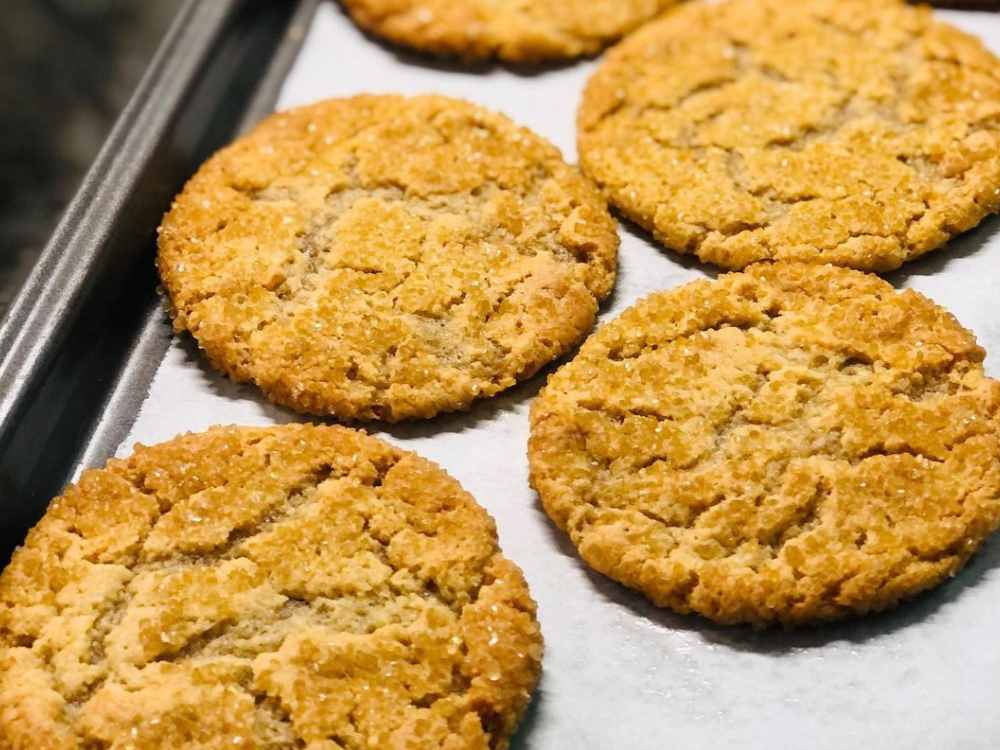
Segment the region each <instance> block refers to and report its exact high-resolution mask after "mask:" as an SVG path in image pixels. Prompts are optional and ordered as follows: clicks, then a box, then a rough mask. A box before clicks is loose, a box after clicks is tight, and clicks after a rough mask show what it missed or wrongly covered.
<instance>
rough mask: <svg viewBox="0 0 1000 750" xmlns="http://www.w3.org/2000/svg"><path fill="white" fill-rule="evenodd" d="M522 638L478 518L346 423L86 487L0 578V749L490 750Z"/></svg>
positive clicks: (152, 451)
mask: <svg viewBox="0 0 1000 750" xmlns="http://www.w3.org/2000/svg"><path fill="white" fill-rule="evenodd" d="M541 651H542V641H541V635H540V631H539V628H538V624H537V621H536V618H535V604H534V602H533V601H532V599H531V597H530V595H529V593H528V589H527V586H526V584H525V581H524V579H523V577H522V575H521V572H520V570H519V569H518V568H517V567H516V566H515V565H514V564H513V563H511V562H510V561H508V560H507V559H505V558H504V557H503V556H502V555H501V553H500V550H499V548H498V546H497V538H496V531H495V528H494V524H493V521H492V519H491V518H490V517H489V515H488V514H487V513H486V511H485V510H484V509H483V508H481V507H480V506H479V505H477V504H476V503H475V501H474V500H473V499H472V498H471V497H470V496H469V495H468V493H466V492H465V491H464V490H462V488H461V487H460V486H459V484H458V483H457V482H456V481H455V480H454V479H452V478H451V477H449V476H448V475H447V474H445V472H444V471H442V470H441V469H440V468H439V467H437V466H436V465H434V464H432V463H430V462H429V461H426V460H424V459H422V458H419V457H418V456H416V455H414V454H412V453H408V452H404V451H400V450H397V449H395V448H393V447H391V446H389V445H388V444H386V443H384V442H382V441H380V440H376V439H374V438H372V437H369V436H367V435H365V434H364V433H362V432H358V431H355V430H349V429H346V428H343V427H318V426H312V425H293V426H285V427H276V428H213V429H211V430H209V431H207V432H204V433H200V434H189V435H185V436H181V437H179V438H176V439H174V440H171V441H169V442H166V443H163V444H160V445H156V446H153V447H142V446H139V447H138V448H137V449H136V451H135V453H134V454H133V455H132V456H131V457H129V458H127V459H124V460H112V461H110V462H109V463H108V465H107V467H106V468H104V469H98V470H91V471H88V472H85V473H84V474H83V475H82V477H81V478H80V481H79V482H78V483H77V484H75V485H73V486H70V487H69V488H68V489H67V490H66V492H65V493H64V494H63V495H62V496H60V497H59V498H57V499H56V500H54V501H53V502H52V504H51V505H50V506H49V509H48V512H47V513H46V515H45V517H44V518H43V519H42V520H41V522H40V523H39V524H38V525H37V526H36V527H35V528H34V529H33V530H32V531H31V532H30V534H29V535H28V538H27V541H26V542H25V544H24V546H23V547H21V548H20V549H19V550H17V551H16V552H15V554H14V557H13V559H12V561H11V563H10V565H9V566H8V567H7V569H6V570H5V571H4V573H3V575H2V576H0V748H3V749H4V750H28V748H31V749H32V750H37V749H39V748H41V749H44V750H63V749H69V748H79V749H80V750H83V749H84V748H88V749H89V748H122V749H124V748H131V749H132V750H142V748H163V747H176V748H180V747H184V748H204V749H205V750H210V749H214V748H219V749H221V748H227V750H231V748H234V747H240V748H261V749H264V748H269V749H272V750H279V749H280V750H290V749H291V748H303V747H305V748H310V749H311V750H337V749H340V750H344V749H348V748H349V749H350V750H356V749H359V748H371V749H373V750H374V749H375V748H378V749H379V750H381V749H383V748H428V749H430V748H435V750H436V749H437V748H448V749H450V750H464V749H470V750H471V749H476V750H487V749H495V748H506V747H507V743H508V739H509V738H510V735H511V733H512V732H513V730H514V727H515V725H516V723H517V721H518V718H519V716H520V714H521V712H522V711H523V709H524V707H525V706H526V705H527V703H528V700H529V696H530V694H531V691H532V690H533V689H534V686H535V684H536V682H537V680H538V676H539V672H540V660H541Z"/></svg>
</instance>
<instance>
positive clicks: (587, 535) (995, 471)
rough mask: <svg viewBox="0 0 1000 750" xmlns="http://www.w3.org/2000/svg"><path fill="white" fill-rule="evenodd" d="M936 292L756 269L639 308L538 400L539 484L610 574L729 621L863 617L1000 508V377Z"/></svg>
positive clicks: (950, 553)
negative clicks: (931, 295) (990, 374)
mask: <svg viewBox="0 0 1000 750" xmlns="http://www.w3.org/2000/svg"><path fill="white" fill-rule="evenodd" d="M983 356H984V354H983V351H982V349H980V348H979V347H978V346H976V343H975V339H974V338H973V336H972V334H971V333H969V332H968V331H966V330H964V329H962V327H961V326H960V325H959V324H958V323H957V322H956V321H955V319H954V318H953V317H952V316H951V315H949V314H948V313H947V312H945V311H944V310H942V309H941V308H940V307H938V306H937V305H935V304H933V303H932V302H930V301H929V300H928V299H926V298H925V297H923V296H921V295H919V294H917V293H915V292H912V291H904V292H901V293H897V292H896V291H894V290H893V288H892V287H891V286H889V285H888V284H887V283H885V282H884V281H881V280H880V279H878V278H877V277H875V276H871V275H867V274H863V273H860V272H857V271H851V270H847V269H841V268H836V267H833V266H820V265H805V264H798V263H775V264H758V265H755V266H752V267H751V268H750V269H748V270H747V271H746V272H745V273H733V274H728V275H725V276H722V277H721V278H720V279H718V280H717V281H698V282H695V283H692V284H688V285H685V286H682V287H679V288H677V289H674V290H671V291H668V292H660V293H657V294H654V295H651V296H650V297H647V298H646V299H645V300H643V301H641V302H639V303H638V304H637V305H635V306H634V307H632V308H631V309H629V310H627V311H626V312H625V313H623V314H622V315H621V316H620V317H619V318H618V319H617V320H614V321H612V322H611V323H609V324H607V325H605V326H603V327H602V328H600V329H599V330H598V331H597V332H596V333H595V334H594V335H593V336H591V338H590V339H589V340H588V341H587V342H586V343H585V344H584V346H583V347H582V349H581V350H580V353H579V354H578V355H577V356H576V357H575V358H574V359H573V361H572V362H570V363H569V364H567V365H565V366H564V367H562V368H561V369H560V370H559V371H558V372H557V373H556V374H555V375H553V376H552V377H551V378H550V379H549V382H548V385H547V386H546V387H545V389H544V390H543V391H542V394H541V395H540V396H539V398H538V399H537V400H536V401H535V403H534V405H533V409H532V415H531V440H530V448H529V458H530V462H531V480H532V483H533V485H534V487H535V488H536V489H537V490H538V492H539V494H540V496H541V500H542V503H543V504H544V506H545V510H546V512H547V513H548V514H549V515H550V516H551V517H552V519H553V520H554V521H555V522H556V523H557V524H558V525H559V526H560V528H562V529H563V530H565V531H566V532H567V534H569V537H570V539H571V540H572V541H573V543H574V544H575V545H576V546H577V548H578V549H579V551H580V554H581V556H582V557H583V559H584V560H585V561H586V562H587V563H589V564H590V565H591V566H592V567H594V568H595V569H596V570H598V571H600V572H602V573H605V574H606V575H609V576H611V577H612V578H615V579H617V580H619V581H621V582H622V583H624V584H626V585H628V586H631V587H633V588H635V589H638V590H639V591H641V592H643V593H644V594H645V595H646V596H648V597H649V598H650V599H651V600H652V601H653V602H655V603H656V604H658V605H660V606H666V607H670V608H671V609H674V610H676V611H678V612H682V613H687V612H697V613H700V614H702V615H704V616H706V617H708V618H711V619H713V620H716V621H718V622H722V623H736V622H747V623H754V624H758V625H763V624H768V623H772V622H776V621H778V622H783V623H789V624H801V623H807V622H813V621H820V620H831V619H836V618H840V617H844V616H847V615H856V614H863V613H866V612H870V611H874V610H881V609H884V608H886V607H890V606H893V605H894V604H896V603H897V602H898V601H899V600H900V599H903V598H904V597H908V596H912V595H913V594H916V593H917V592H920V591H923V590H925V589H928V588H930V587H932V586H935V585H937V584H938V583H940V582H941V581H943V580H946V579H947V578H948V577H949V576H951V575H954V574H955V573H956V572H957V571H958V570H959V569H960V568H961V567H962V565H963V564H964V563H965V561H966V560H967V559H968V558H969V556H970V555H972V553H973V552H975V550H976V549H977V548H978V547H979V546H980V544H981V543H982V542H983V540H984V539H985V538H986V537H987V536H988V535H989V534H990V533H992V531H993V530H994V529H995V528H996V526H997V523H998V520H1000V416H998V410H1000V383H998V382H997V381H995V380H991V379H989V378H987V377H986V376H985V375H984V374H983V367H982V360H983Z"/></svg>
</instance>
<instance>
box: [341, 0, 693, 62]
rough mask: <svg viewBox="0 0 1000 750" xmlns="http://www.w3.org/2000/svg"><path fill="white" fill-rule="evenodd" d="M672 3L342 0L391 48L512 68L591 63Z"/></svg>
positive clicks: (636, 0)
mask: <svg viewBox="0 0 1000 750" xmlns="http://www.w3.org/2000/svg"><path fill="white" fill-rule="evenodd" d="M676 2H677V0H530V1H525V0H501V1H500V2H497V1H496V0H344V5H345V7H346V8H347V10H348V12H350V14H351V16H352V17H353V18H354V20H355V22H356V23H357V24H358V25H359V26H360V27H361V28H363V29H365V30H366V31H369V32H371V33H373V34H375V35H377V36H380V37H382V38H384V39H387V40H388V41H390V42H393V43H394V44H399V45H402V46H405V47H410V48H412V49H416V50H419V51H421V52H429V53H431V54H435V55H445V56H452V57H461V58H463V59H466V60H486V59H490V58H498V59H501V60H505V61H507V62H513V63H525V62H527V63H531V62H543V61H553V60H571V59H574V58H577V57H581V56H584V55H592V54H594V53H595V52H598V51H599V50H601V49H602V48H603V47H605V46H607V45H608V44H610V43H611V42H614V41H615V40H617V39H619V38H621V37H622V36H624V35H625V34H627V33H628V32H629V31H631V30H632V29H634V28H635V27H636V26H639V25H640V24H642V23H645V22H646V21H648V20H649V19H651V18H653V17H655V16H656V15H658V14H659V13H660V12H662V11H663V10H664V9H665V8H668V7H670V6H671V5H674V4H675V3H676Z"/></svg>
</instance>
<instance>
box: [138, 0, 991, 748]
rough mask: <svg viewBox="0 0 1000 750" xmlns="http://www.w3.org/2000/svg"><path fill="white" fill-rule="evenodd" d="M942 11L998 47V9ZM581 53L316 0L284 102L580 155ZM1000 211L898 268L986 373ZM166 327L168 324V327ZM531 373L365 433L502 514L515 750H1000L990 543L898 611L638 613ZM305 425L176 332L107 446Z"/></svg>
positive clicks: (637, 276)
mask: <svg viewBox="0 0 1000 750" xmlns="http://www.w3.org/2000/svg"><path fill="white" fill-rule="evenodd" d="M940 15H942V16H944V17H946V18H947V19H948V20H950V21H952V22H954V23H956V24H958V25H959V26H961V27H963V28H965V29H967V30H969V31H971V32H973V33H976V34H979V35H980V36H982V37H983V38H985V40H986V41H987V42H988V43H989V44H990V45H991V46H992V48H993V49H994V50H995V51H1000V17H998V16H995V15H991V14H989V13H975V12H958V11H955V12H948V13H941V14H940ZM594 65H595V63H593V62H584V63H580V64H575V65H571V66H568V67H563V68H558V69H554V70H548V71H546V72H541V73H537V74H532V75H527V74H520V73H514V72H510V71H509V70H505V69H503V68H490V69H487V70H486V71H477V72H464V71H461V70H455V69H452V68H451V67H450V66H447V65H438V64H435V63H432V62H429V61H427V60H424V59H421V58H418V57H414V56H410V55H407V54H403V53H399V52H395V51H392V50H389V49H387V48H385V47H382V46H380V45H378V44H377V43H375V42H373V41H372V40H370V39H367V38H365V37H364V36H363V35H362V34H360V33H359V32H358V31H357V30H356V29H355V28H354V26H353V25H352V24H351V23H350V22H349V21H348V19H347V18H346V17H345V16H344V15H343V14H342V12H341V11H340V10H339V9H338V8H337V6H336V5H335V4H333V3H325V4H323V5H322V7H321V8H320V10H319V13H318V15H317V16H316V18H315V21H314V23H313V24H312V27H311V28H310V29H309V31H308V33H307V37H306V40H305V45H304V47H303V49H302V52H301V54H300V56H299V58H298V61H297V63H296V64H295V66H294V67H293V68H292V70H291V72H290V74H289V76H288V79H287V81H286V82H285V85H284V89H283V91H282V93H281V98H280V102H279V108H284V107H288V106H293V105H298V104H302V103H306V102H311V101H314V100H316V99H320V98H324V97H331V96H342V95H349V94H354V93H358V92H402V93H407V94H414V93H423V92H439V93H443V94H449V95H452V96H459V97H464V98H466V99H470V100H473V101H476V102H479V103H481V104H484V105H486V106H487V107H491V108H493V109H497V110H501V111H503V112H505V113H507V114H508V115H509V116H510V117H512V118H513V119H514V120H515V121H517V122H519V123H522V124H524V125H527V126H529V127H531V128H533V129H534V130H535V131H537V132H539V133H541V134H542V135H544V136H546V137H547V138H549V139H550V140H552V141H553V142H554V143H555V144H556V145H557V146H559V147H560V148H561V149H562V151H563V153H564V155H565V156H566V158H567V159H568V160H570V161H574V160H575V158H576V149H575V145H574V140H575V138H574V120H575V113H576V107H577V102H578V99H579V96H580V92H581V89H582V87H583V84H584V82H585V80H586V78H587V76H588V75H589V74H590V73H591V71H592V70H593V68H594ZM621 232H622V247H621V265H620V275H619V278H618V284H617V288H616V291H615V293H614V296H613V298H612V299H611V300H610V301H609V303H607V304H606V305H605V307H604V309H603V310H602V315H601V319H602V320H609V319H610V318H612V317H614V316H616V315H618V314H619V313H620V312H621V311H622V310H623V309H624V308H626V307H628V306H629V305H631V304H632V303H633V302H635V301H636V299H638V298H639V297H641V296H644V295H645V294H647V293H649V292H651V291H654V290H657V289H665V288H670V287H673V286H676V285H678V284H681V283H683V282H685V281H687V280H689V279H692V278H695V277H698V276H699V275H702V274H703V273H705V272H704V271H703V270H701V269H699V268H698V267H696V266H694V265H691V264H689V263H685V262H683V261H682V260H680V259H679V258H678V257H677V256H675V255H671V254H669V253H667V252H665V251H661V250H659V249H657V248H656V247H655V246H653V245H651V244H649V243H648V242H647V241H646V240H644V239H643V238H641V237H639V236H636V235H634V234H632V233H630V230H629V229H628V228H625V227H623V228H622V230H621ZM998 264H1000V222H998V221H997V220H996V219H991V220H989V221H987V222H985V224H984V225H983V226H981V227H980V228H979V229H977V230H975V231H973V232H971V233H969V234H967V235H966V236H964V237H962V238H960V239H959V240H957V241H955V242H952V243H951V244H950V246H949V247H948V248H946V249H944V250H940V251H937V252H936V253H933V254H931V255H930V256H929V257H925V258H924V259H923V260H921V261H919V262H917V263H913V264H910V265H908V266H906V267H905V268H904V269H903V270H902V271H900V272H897V273H895V274H893V276H892V278H891V280H892V281H893V283H895V284H896V285H897V286H900V287H904V286H908V287H913V288H915V289H919V290H920V291H922V292H924V293H925V294H927V295H929V296H930V297H932V298H933V299H935V300H936V301H938V302H939V303H941V304H942V305H944V306H945V307H947V308H949V309H950V310H951V311H952V312H954V313H955V315H956V316H957V317H958V318H959V320H960V321H961V322H962V323H963V324H964V325H966V326H967V327H970V328H972V329H973V330H974V331H975V332H976V334H977V336H978V337H979V341H980V343H982V344H983V345H984V346H985V347H986V349H987V350H989V351H992V352H993V354H992V355H991V357H990V358H989V359H988V360H987V364H988V369H989V371H990V372H991V373H992V374H993V375H994V376H998V375H1000V271H998ZM164 326H166V322H164ZM543 380H544V375H540V376H538V377H536V378H534V379H533V380H531V381H530V382H528V383H525V384H523V385H521V386H520V387H518V388H515V389H514V390H512V391H510V392H509V393H507V394H506V395H504V396H502V397H500V398H495V399H492V400H488V401H485V402H481V403H479V404H478V405H477V406H476V407H475V408H474V409H473V410H472V411H471V412H470V413H468V414H462V415H457V416H445V417H442V418H438V419H435V420H432V421H430V422H426V423H422V424H413V425H406V426H401V427H394V428H390V429H388V430H382V431H380V430H374V432H375V434H377V435H381V436H382V437H385V438H387V439H388V440H390V441H392V442H395V443H397V444H399V445H401V446H403V447H405V448H408V449H412V450H415V451H417V452H419V453H421V454H422V455H424V456H426V457H428V458H430V459H432V460H434V461H436V462H438V463H440V464H441V465H442V466H443V467H444V468H445V469H447V470H448V471H449V472H450V473H451V474H452V475H453V476H455V477H457V478H458V479H459V480H460V481H461V482H462V484H463V485H464V486H465V487H466V488H467V489H468V490H469V491H470V492H471V493H472V494H473V495H474V496H475V497H476V498H477V499H478V500H479V501H480V502H481V503H482V504H483V505H485V506H486V507H487V508H488V509H489V511H490V512H491V513H492V514H493V516H494V517H495V518H496V520H497V524H498V526H499V530H500V541H501V544H502V546H503V548H504V551H505V552H506V554H507V555H508V556H509V557H511V558H512V559H513V560H515V561H516V562H517V563H518V564H519V565H521V567H522V568H523V569H524V572H525V574H526V575H527V578H528V582H529V584H530V586H531V590H532V593H533V595H534V596H535V598H536V599H537V601H538V604H539V614H540V619H541V623H542V628H543V630H544V634H545V641H546V654H545V663H544V676H543V678H542V682H541V686H540V688H539V690H538V693H537V694H536V697H535V700H534V702H533V704H532V706H531V708H530V709H529V710H528V713H527V715H526V717H525V720H524V723H523V725H522V728H521V730H520V732H519V734H518V737H517V739H516V741H515V747H518V748H534V749H537V750H562V749H563V748H565V749H566V750H577V749H579V750H586V749H589V748H594V749H595V750H609V749H611V748H623V749H628V748H636V749H637V750H647V749H648V750H653V749H654V748H656V749H658V750H659V749H661V748H692V749H698V748H708V747H711V748H713V750H715V749H718V750H722V749H723V748H736V749H739V750H746V749H749V748H767V749H768V750H784V748H796V749H797V748H803V749H810V750H811V749H815V750H825V749H827V748H829V749H830V750H849V749H852V748H879V749H880V750H881V749H884V748H900V749H904V748H906V749H908V748H928V749H934V750H938V749H940V750H946V749H947V750H980V749H981V750H996V749H997V748H1000V537H998V538H995V539H993V540H992V541H991V542H990V543H989V544H987V546H986V547H985V548H984V550H983V552H982V553H980V555H978V556H977V557H976V558H975V559H974V560H973V562H972V563H971V564H970V565H969V567H968V568H967V569H966V570H965V571H964V572H962V573H961V574H960V575H959V576H958V577H957V578H956V579H955V580H953V581H952V582H950V583H948V584H947V585H946V586H944V587H942V588H940V589H938V590H937V591H935V592H933V593H932V594H930V595H927V596H924V597H922V598H919V599H917V600H916V601H914V602H911V603H908V604H905V605H904V606H902V607H901V608H900V609H898V610H896V611H894V612H892V613H889V614H887V615H882V616H878V617H874V618H870V619H866V620H860V621H856V622H853V623H847V624H841V625H835V626H831V627H826V628H821V629H817V630H811V631H803V632H791V633H786V632H780V631H779V632H770V631H768V632H765V633H754V632H752V631H750V630H747V629H742V628H724V627H717V626H714V625H712V624H710V623H707V622H705V621H703V620H701V619H697V618H694V617H680V616H676V615H673V614H671V613H669V612H666V611H660V610H658V609H656V608H655V607H653V606H651V605H648V604H647V603H646V602H645V601H644V600H643V599H642V598H641V597H639V596H637V595H634V594H632V593H631V592H629V591H628V590H626V589H625V588H623V587H621V586H619V585H618V584H616V583H613V582H612V581H610V580H608V579H605V578H603V577H602V576H600V575H598V574H595V573H591V572H590V571H589V570H588V569H587V568H586V567H585V566H584V565H583V564H582V563H581V562H580V561H579V560H578V559H577V557H576V555H575V554H574V552H573V549H572V547H571V546H570V545H569V544H568V542H567V541H566V540H565V539H564V538H562V536H561V534H559V533H558V532H557V531H556V530H555V529H554V527H553V526H552V525H551V524H550V523H549V521H548V520H547V518H546V517H545V515H544V513H543V512H542V510H541V508H540V505H539V503H538V500H537V498H536V496H535V494H534V492H532V491H531V490H530V488H529V486H528V468H527V459H526V457H525V452H526V444H527V438H528V407H529V403H530V401H531V399H532V398H533V397H534V396H535V394H536V393H537V392H538V389H539V388H540V386H541V384H542V382H543ZM295 419H301V418H300V417H298V416H296V415H294V414H292V413H291V412H288V411H286V410H284V409H281V408H278V407H275V406H271V405H269V404H268V403H267V402H266V401H265V400H264V399H263V398H262V397H260V396H259V395H258V394H257V392H256V391H255V390H254V389H252V388H250V387H246V386H236V385H233V384H231V383H229V382H227V381H225V380H224V379H223V378H221V377H220V376H218V375H216V374H215V373H214V372H212V371H211V370H210V369H209V367H208V366H207V365H206V364H205V363H204V361H203V360H202V358H201V357H200V356H198V354H197V351H196V349H195V348H194V346H193V345H192V344H191V342H190V341H184V340H179V341H175V342H174V343H173V344H172V345H171V348H170V350H169V352H168V354H167V356H166V358H165V360H164V361H163V363H162V364H161V366H160V368H159V370H158V372H157V374H156V376H155V379H154V381H153V383H152V386H151V389H150V392H149V397H148V399H147V400H146V402H145V403H144V405H143V407H142V409H141V411H140V413H139V415H138V418H137V420H136V422H135V424H134V427H133V429H132V432H131V434H130V436H129V438H128V439H127V441H126V442H125V443H124V444H123V445H122V446H121V449H120V451H119V452H120V454H124V453H127V452H129V451H130V450H131V447H132V445H133V443H134V442H136V441H141V442H143V443H147V444H149V443H155V442H159V441H162V440H166V439H168V438H170V437H172V436H173V435H175V434H177V433H179V432H184V431H188V430H201V429H203V428H206V427H208V426H209V425H212V424H219V423H238V424H271V423H276V422H286V421H291V420H295Z"/></svg>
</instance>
